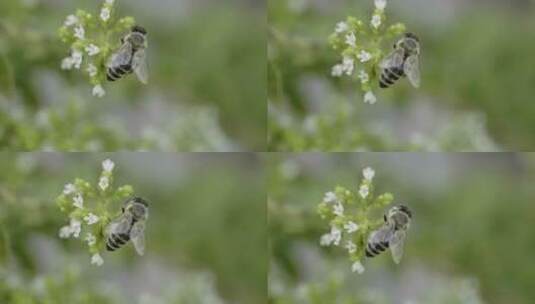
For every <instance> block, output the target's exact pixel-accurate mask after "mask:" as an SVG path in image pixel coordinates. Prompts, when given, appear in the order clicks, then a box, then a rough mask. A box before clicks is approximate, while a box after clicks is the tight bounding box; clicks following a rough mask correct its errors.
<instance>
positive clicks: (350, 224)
mask: <svg viewBox="0 0 535 304" xmlns="http://www.w3.org/2000/svg"><path fill="white" fill-rule="evenodd" d="M344 229H345V230H346V231H347V233H353V232H355V231H357V230H359V225H357V224H356V223H355V222H353V221H349V222H347V223H346V224H345V225H344Z"/></svg>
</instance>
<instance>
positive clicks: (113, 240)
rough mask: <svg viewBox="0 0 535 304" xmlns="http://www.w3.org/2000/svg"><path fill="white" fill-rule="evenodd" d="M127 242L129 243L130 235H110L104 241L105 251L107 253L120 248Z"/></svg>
mask: <svg viewBox="0 0 535 304" xmlns="http://www.w3.org/2000/svg"><path fill="white" fill-rule="evenodd" d="M128 241H130V235H129V234H127V233H121V234H112V235H110V236H109V237H108V239H107V240H106V249H107V250H108V251H114V250H116V249H119V248H121V247H122V246H123V245H124V244H126V243H127V242H128Z"/></svg>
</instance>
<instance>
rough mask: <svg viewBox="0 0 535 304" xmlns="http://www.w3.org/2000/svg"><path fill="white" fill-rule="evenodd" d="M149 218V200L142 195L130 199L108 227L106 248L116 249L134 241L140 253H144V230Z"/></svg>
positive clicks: (109, 249)
mask: <svg viewBox="0 0 535 304" xmlns="http://www.w3.org/2000/svg"><path fill="white" fill-rule="evenodd" d="M147 218H148V203H147V201H145V200H144V199H142V198H140V197H134V198H131V199H128V200H127V201H126V202H125V204H124V206H123V208H122V213H121V215H119V216H118V217H117V218H116V219H114V220H113V221H112V222H111V223H110V224H109V225H108V227H107V228H106V235H107V239H106V249H107V250H108V251H115V250H117V249H119V248H121V247H122V246H124V245H125V244H126V243H128V242H129V241H132V242H133V243H134V246H135V247H136V250H137V251H138V253H139V252H141V253H140V254H142V253H143V249H144V236H143V231H144V227H145V221H146V219H147ZM138 247H139V248H138Z"/></svg>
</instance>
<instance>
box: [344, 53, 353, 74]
mask: <svg viewBox="0 0 535 304" xmlns="http://www.w3.org/2000/svg"><path fill="white" fill-rule="evenodd" d="M342 66H343V68H344V71H345V73H346V75H347V76H351V74H353V70H354V69H355V60H354V59H353V58H351V57H348V56H345V57H344V59H343V61H342Z"/></svg>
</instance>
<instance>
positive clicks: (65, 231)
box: [59, 226, 72, 239]
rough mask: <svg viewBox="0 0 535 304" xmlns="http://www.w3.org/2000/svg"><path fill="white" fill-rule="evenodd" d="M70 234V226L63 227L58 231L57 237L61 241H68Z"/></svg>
mask: <svg viewBox="0 0 535 304" xmlns="http://www.w3.org/2000/svg"><path fill="white" fill-rule="evenodd" d="M71 234H72V229H71V226H63V227H61V229H59V237H60V238H62V239H68V238H69V237H70V236H71Z"/></svg>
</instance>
